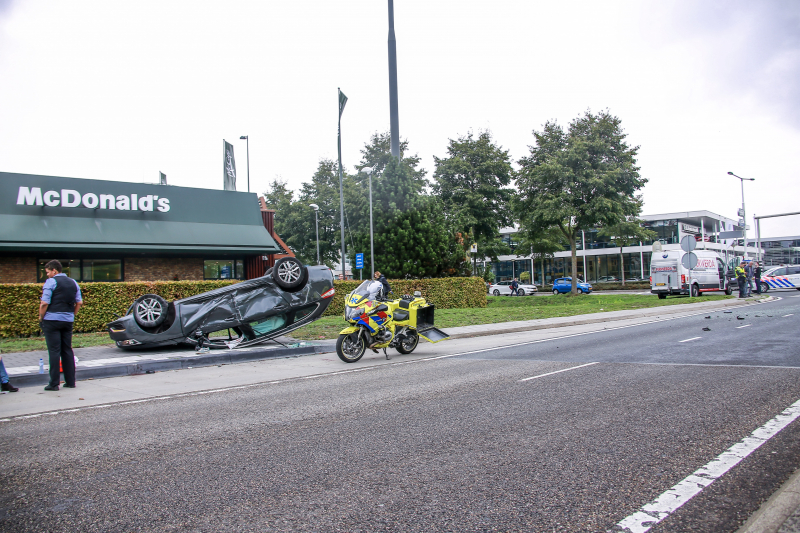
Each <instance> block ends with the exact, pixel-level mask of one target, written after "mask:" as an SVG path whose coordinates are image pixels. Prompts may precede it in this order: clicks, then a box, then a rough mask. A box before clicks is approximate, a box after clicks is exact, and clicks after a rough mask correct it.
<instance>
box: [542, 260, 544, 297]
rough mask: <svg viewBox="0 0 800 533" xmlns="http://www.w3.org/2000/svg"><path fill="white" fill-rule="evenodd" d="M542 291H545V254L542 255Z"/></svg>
mask: <svg viewBox="0 0 800 533" xmlns="http://www.w3.org/2000/svg"><path fill="white" fill-rule="evenodd" d="M542 289H544V254H542Z"/></svg>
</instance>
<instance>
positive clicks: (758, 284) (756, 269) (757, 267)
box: [753, 261, 761, 294]
mask: <svg viewBox="0 0 800 533" xmlns="http://www.w3.org/2000/svg"><path fill="white" fill-rule="evenodd" d="M753 277H754V278H755V279H756V294H761V265H759V264H758V263H756V262H755V261H753Z"/></svg>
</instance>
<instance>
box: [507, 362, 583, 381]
mask: <svg viewBox="0 0 800 533" xmlns="http://www.w3.org/2000/svg"><path fill="white" fill-rule="evenodd" d="M596 364H597V363H586V364H584V365H578V366H571V367H569V368H562V369H561V370H556V371H555V372H548V373H546V374H539V375H538V376H531V377H529V378H523V379H521V380H520V381H530V380H532V379H538V378H543V377H545V376H552V375H553V374H559V373H561V372H566V371H568V370H575V369H576V368H583V367H585V366H592V365H596Z"/></svg>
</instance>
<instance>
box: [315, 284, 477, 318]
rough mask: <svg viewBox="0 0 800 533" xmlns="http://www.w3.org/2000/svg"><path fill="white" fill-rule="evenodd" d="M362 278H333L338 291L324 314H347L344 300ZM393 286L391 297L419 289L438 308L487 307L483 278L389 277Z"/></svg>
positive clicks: (411, 292)
mask: <svg viewBox="0 0 800 533" xmlns="http://www.w3.org/2000/svg"><path fill="white" fill-rule="evenodd" d="M361 283H362V281H359V280H346V281H338V280H337V281H334V282H333V286H334V288H335V289H336V294H335V295H334V297H333V302H331V305H329V306H328V309H327V310H326V311H325V316H331V315H341V314H342V313H344V299H345V297H346V296H347V295H348V294H350V292H352V291H353V289H355V288H356V287H358V286H359V285H360V284H361ZM389 285H391V287H392V294H391V295H390V298H400V296H402V295H403V294H414V291H420V292H421V293H422V296H423V297H425V299H426V300H428V302H429V303H432V304H434V305H435V306H436V308H437V309H459V308H465V307H486V283H484V281H483V280H482V279H481V278H478V277H472V278H430V279H390V280H389Z"/></svg>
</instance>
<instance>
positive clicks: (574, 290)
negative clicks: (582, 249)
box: [569, 233, 578, 294]
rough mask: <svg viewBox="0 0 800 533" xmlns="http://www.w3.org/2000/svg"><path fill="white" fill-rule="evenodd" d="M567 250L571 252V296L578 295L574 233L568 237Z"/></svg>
mask: <svg viewBox="0 0 800 533" xmlns="http://www.w3.org/2000/svg"><path fill="white" fill-rule="evenodd" d="M569 248H570V251H571V252H572V294H578V255H577V253H576V251H575V233H572V234H570V236H569Z"/></svg>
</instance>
